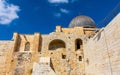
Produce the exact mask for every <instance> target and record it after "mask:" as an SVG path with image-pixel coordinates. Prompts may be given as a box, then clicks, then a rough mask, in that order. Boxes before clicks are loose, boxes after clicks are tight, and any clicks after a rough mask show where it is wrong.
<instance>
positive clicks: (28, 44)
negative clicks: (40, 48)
mask: <svg viewBox="0 0 120 75" xmlns="http://www.w3.org/2000/svg"><path fill="white" fill-rule="evenodd" d="M29 50H30V43H29V42H27V43H26V44H25V49H24V51H29Z"/></svg>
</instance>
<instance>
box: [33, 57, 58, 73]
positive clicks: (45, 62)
mask: <svg viewBox="0 0 120 75" xmlns="http://www.w3.org/2000/svg"><path fill="white" fill-rule="evenodd" d="M50 63H51V62H50V58H49V57H41V58H40V61H39V63H36V62H35V63H34V66H33V72H32V75H56V73H55V72H54V70H53V69H52V68H51V66H50Z"/></svg>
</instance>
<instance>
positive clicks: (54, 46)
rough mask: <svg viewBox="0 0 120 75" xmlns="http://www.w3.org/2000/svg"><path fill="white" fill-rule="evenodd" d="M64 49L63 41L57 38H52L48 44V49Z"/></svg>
mask: <svg viewBox="0 0 120 75" xmlns="http://www.w3.org/2000/svg"><path fill="white" fill-rule="evenodd" d="M62 48H63V49H65V42H64V41H62V40H59V39H56V40H53V41H51V42H50V44H49V50H56V49H62Z"/></svg>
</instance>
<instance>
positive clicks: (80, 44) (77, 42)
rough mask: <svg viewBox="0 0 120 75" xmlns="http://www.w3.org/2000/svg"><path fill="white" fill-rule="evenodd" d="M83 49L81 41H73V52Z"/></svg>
mask: <svg viewBox="0 0 120 75" xmlns="http://www.w3.org/2000/svg"><path fill="white" fill-rule="evenodd" d="M82 47H83V43H82V40H81V39H76V40H75V50H79V49H82Z"/></svg>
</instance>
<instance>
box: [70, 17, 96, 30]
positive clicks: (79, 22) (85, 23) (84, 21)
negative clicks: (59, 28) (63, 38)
mask: <svg viewBox="0 0 120 75" xmlns="http://www.w3.org/2000/svg"><path fill="white" fill-rule="evenodd" d="M76 26H80V27H92V28H95V27H96V25H95V22H94V21H93V20H92V19H91V18H90V17H88V16H77V17H75V18H74V19H72V21H71V22H70V24H69V27H70V28H72V27H76Z"/></svg>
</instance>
